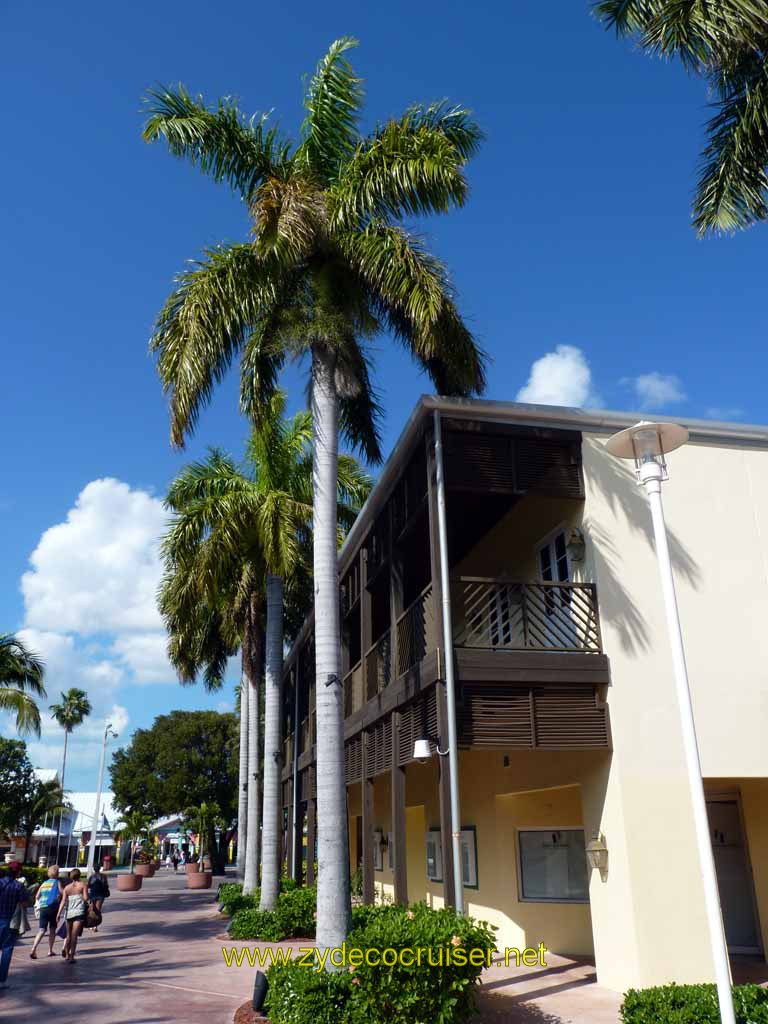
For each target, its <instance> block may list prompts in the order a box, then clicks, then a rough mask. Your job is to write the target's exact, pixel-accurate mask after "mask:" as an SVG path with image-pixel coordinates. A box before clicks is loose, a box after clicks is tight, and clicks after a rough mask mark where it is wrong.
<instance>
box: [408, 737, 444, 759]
mask: <svg viewBox="0 0 768 1024" xmlns="http://www.w3.org/2000/svg"><path fill="white" fill-rule="evenodd" d="M435 750H436V751H437V753H438V754H439V756H440V757H447V756H448V751H447V750H441V749H440V746H439V745H438V744H437V743H435ZM411 756H412V757H413V759H414V761H418V762H419V764H426V763H427V761H428V760H429V759H430V757H432V741H430V740H428V739H421V740H416V742H415V743H414V744H413V754H412V755H411Z"/></svg>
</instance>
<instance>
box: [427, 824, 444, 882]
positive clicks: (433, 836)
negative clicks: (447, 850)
mask: <svg viewBox="0 0 768 1024" xmlns="http://www.w3.org/2000/svg"><path fill="white" fill-rule="evenodd" d="M427 878H428V879H429V881H430V882H442V880H443V849H442V847H441V845H440V829H439V828H431V829H430V830H429V832H427Z"/></svg>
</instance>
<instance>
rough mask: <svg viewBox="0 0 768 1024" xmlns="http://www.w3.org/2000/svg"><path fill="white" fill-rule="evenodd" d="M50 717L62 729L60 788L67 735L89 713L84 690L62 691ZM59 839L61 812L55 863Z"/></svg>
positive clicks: (65, 768)
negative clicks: (62, 750)
mask: <svg viewBox="0 0 768 1024" xmlns="http://www.w3.org/2000/svg"><path fill="white" fill-rule="evenodd" d="M50 710H51V717H52V718H55V719H56V721H57V722H58V724H59V725H60V726H61V727H62V729H63V730H64V756H63V757H62V761H61V788H62V790H63V789H64V777H65V775H66V771H67V745H68V741H69V736H70V734H71V733H72V731H73V730H74V729H76V728H77V727H78V725H82V723H83V721H84V720H85V719H86V718H87V717H88V715H90V713H91V702H90V701H89V700H88V694H87V693H86V692H85V690H79V689H78V688H77V687H76V686H73V687H71V688H70V689H69V690H67V691H66V692H62V694H61V700H60V701H59V703H58V704H51V708H50ZM60 839H61V814H59V824H58V825H57V827H56V863H57V864H58V863H59V841H60Z"/></svg>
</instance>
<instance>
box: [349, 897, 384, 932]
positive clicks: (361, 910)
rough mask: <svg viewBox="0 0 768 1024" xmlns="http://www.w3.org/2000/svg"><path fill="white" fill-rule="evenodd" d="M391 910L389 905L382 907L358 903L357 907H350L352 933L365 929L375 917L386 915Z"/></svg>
mask: <svg viewBox="0 0 768 1024" xmlns="http://www.w3.org/2000/svg"><path fill="white" fill-rule="evenodd" d="M391 909H392V905H391V904H387V905H386V906H384V905H382V904H381V903H378V904H373V903H360V904H359V905H358V906H356V907H352V931H359V930H360V929H361V928H367V927H368V925H369V924H370V922H371V921H372V920H373V919H374V918H375V917H379V916H380V915H381V914H386V913H387V912H388V911H390V910H391Z"/></svg>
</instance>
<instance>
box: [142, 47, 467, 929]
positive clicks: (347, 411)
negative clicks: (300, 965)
mask: <svg viewBox="0 0 768 1024" xmlns="http://www.w3.org/2000/svg"><path fill="white" fill-rule="evenodd" d="M354 45H355V41H354V40H352V39H346V38H345V39H340V40H337V41H336V42H335V43H333V44H332V46H331V47H330V49H329V51H328V53H327V54H326V55H325V56H324V57H323V58H322V60H321V61H320V63H319V64H318V66H317V70H316V72H315V73H314V74H313V75H312V76H310V78H309V80H308V82H307V86H306V91H305V95H304V106H305V108H306V116H305V119H304V122H303V125H302V128H301V135H300V139H299V142H298V144H297V145H295V146H293V145H292V144H291V143H290V142H289V141H288V140H287V139H285V138H283V137H282V136H281V135H280V133H279V131H278V130H277V129H276V128H274V127H268V125H267V119H266V117H265V116H263V117H257V116H254V117H252V118H247V117H246V116H245V115H243V114H242V113H241V112H240V111H239V110H238V108H237V105H236V103H235V102H234V101H233V100H231V99H223V100H220V101H219V103H218V105H217V106H216V107H214V108H212V109H210V108H209V107H207V106H206V105H205V103H204V101H203V99H202V98H201V97H197V98H193V97H192V96H191V95H190V94H189V93H188V92H187V91H186V89H184V88H183V87H182V86H179V87H178V88H175V89H171V88H168V89H160V90H154V91H152V92H150V93H149V94H148V98H147V103H148V115H149V116H148V120H147V122H146V124H145V127H144V138H145V139H146V140H147V141H149V142H152V141H155V140H158V139H164V140H165V142H166V143H167V145H168V148H169V150H170V152H171V153H172V154H174V155H176V156H179V157H184V158H187V159H188V160H190V161H191V162H192V163H193V164H197V165H198V166H199V167H200V169H201V170H202V171H203V172H204V173H206V174H208V175H210V176H211V177H212V178H213V179H214V180H215V181H219V182H226V183H228V184H229V185H230V186H231V187H232V188H233V189H234V190H235V191H236V192H237V193H238V194H239V195H240V196H241V197H242V199H243V201H244V204H245V207H246V209H247V210H248V211H249V212H250V216H251V221H252V238H251V239H250V240H249V241H247V242H245V243H235V244H231V245H221V246H217V247H215V248H212V249H209V250H207V251H206V253H205V255H204V257H203V259H202V260H200V261H199V262H197V263H196V264H195V265H194V266H192V268H191V269H188V270H186V271H185V272H183V273H182V274H181V276H180V277H179V278H178V282H177V284H178V286H177V288H176V289H175V290H174V292H173V293H172V294H171V296H170V297H169V299H168V300H167V302H166V304H165V306H164V308H163V309H162V311H161V312H160V314H159V317H158V319H157V323H156V326H155V332H154V336H153V338H152V342H151V349H152V351H153V352H155V353H156V355H157V357H158V370H159V374H160V378H161V381H162V384H163V387H164V389H165V390H166V391H167V392H169V394H170V413H171V439H172V442H173V443H174V444H175V445H178V446H182V445H183V443H184V440H185V438H186V436H187V435H189V434H190V433H191V432H192V431H193V429H194V427H195V424H196V422H197V420H198V417H199V414H200V412H201V410H202V408H203V406H204V405H205V404H206V403H207V402H208V401H209V400H210V398H211V395H212V393H213V390H214V387H215V385H216V384H217V383H218V381H219V380H220V379H221V377H222V376H223V374H224V373H225V371H226V370H227V368H228V367H229V366H230V365H231V363H232V361H233V360H234V359H235V358H236V357H237V356H238V355H239V356H240V371H241V388H240V405H241V409H242V410H243V412H244V413H245V414H246V415H248V416H249V417H250V418H251V419H252V420H254V421H255V420H258V417H259V414H260V413H261V411H262V410H263V409H264V408H265V406H266V405H267V403H268V402H269V400H270V399H271V397H272V396H273V395H274V393H275V390H276V387H277V381H278V377H279V375H280V372H281V370H282V369H283V367H284V366H285V364H286V362H288V361H289V360H291V359H297V358H301V357H308V358H309V363H310V391H311V403H312V430H313V453H314V460H313V473H314V480H313V499H314V500H313V508H314V512H313V526H314V556H313V561H314V565H313V570H314V571H313V580H314V590H315V651H316V657H315V670H316V678H317V691H316V692H317V734H318V735H317V779H318V787H317V809H318V849H319V856H318V861H319V876H318V892H317V939H318V944H319V945H320V946H321V947H329V946H337V945H339V944H340V943H341V942H342V940H343V939H344V937H345V935H346V932H347V928H348V923H349V912H350V906H349V859H348V849H347V840H346V836H347V811H346V792H345V784H344V770H343V754H344V737H343V707H342V687H341V639H340V621H339V583H338V574H337V564H336V553H337V549H336V539H337V522H336V489H337V466H338V437H339V431H340V430H341V431H342V433H343V434H344V435H345V436H346V438H347V439H348V441H350V442H351V443H352V444H353V445H356V446H358V447H360V448H361V450H362V451H363V452H364V454H365V455H366V457H367V458H368V459H369V460H372V461H375V460H378V459H380V457H381V452H380V447H379V441H378V436H377V429H376V427H377V415H378V413H379V411H380V407H379V404H378V401H377V398H376V395H375V393H374V391H373V388H372V386H371V380H370V372H371V361H370V356H371V347H370V341H371V339H372V338H373V337H375V336H376V335H378V334H380V333H382V332H384V331H389V333H390V334H391V335H392V336H393V337H394V338H395V339H396V340H397V342H398V343H399V344H401V345H403V346H404V347H405V349H406V350H407V351H408V352H409V353H410V354H411V355H412V356H413V358H414V359H415V360H416V361H417V363H418V364H419V365H420V366H421V367H422V368H423V369H424V371H425V372H426V373H427V374H428V375H429V376H430V378H431V379H432V381H433V382H434V384H435V387H436V388H437V389H438V390H439V391H441V392H442V393H449V394H460V395H465V394H471V393H472V392H475V391H479V390H481V389H482V387H483V385H484V370H483V357H482V354H481V353H480V351H479V350H478V348H477V346H476V344H475V341H474V339H473V338H472V335H471V333H470V331H469V330H468V329H467V327H466V326H465V324H464V322H463V321H462V319H461V316H460V314H459V312H458V309H457V307H456V304H455V302H454V298H453V294H452V289H451V286H450V283H449V281H448V277H447V274H446V271H445V268H444V267H443V265H442V264H441V263H440V262H439V261H438V260H437V259H436V258H435V257H434V256H433V255H432V254H431V253H430V252H429V251H428V250H427V248H426V247H425V246H424V245H423V244H422V243H421V242H420V241H419V240H417V239H416V238H415V237H414V236H412V235H411V234H409V233H408V232H407V231H406V230H405V229H404V227H403V223H402V222H403V220H404V218H406V217H412V216H414V215H420V214H427V213H444V212H446V211H448V210H449V209H450V208H451V207H455V206H461V205H463V203H464V202H465V200H466V197H467V194H468V186H467V181H466V178H465V176H464V168H465V164H466V162H467V160H468V159H469V158H470V157H471V156H472V155H473V154H474V153H475V151H476V150H477V148H478V146H479V143H480V141H481V133H480V130H479V129H478V127H477V125H476V123H475V122H474V121H473V119H472V118H471V116H470V114H469V112H468V111H466V110H465V109H463V108H460V107H451V106H449V105H447V104H446V103H444V102H441V103H435V104H431V105H428V106H413V107H411V108H409V109H408V110H406V112H405V113H404V114H403V115H402V116H401V117H399V118H393V119H390V120H388V121H386V122H384V123H383V124H380V125H379V126H378V127H376V128H375V129H374V130H373V131H372V132H371V133H370V134H368V135H363V134H361V133H360V131H359V128H358V123H359V117H360V112H361V107H362V98H363V92H362V85H361V80H360V79H359V78H358V77H357V76H356V74H355V73H354V71H353V69H352V67H351V66H350V64H349V62H348V60H347V57H346V53H347V51H348V50H349V49H350V48H351V47H352V46H354Z"/></svg>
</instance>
